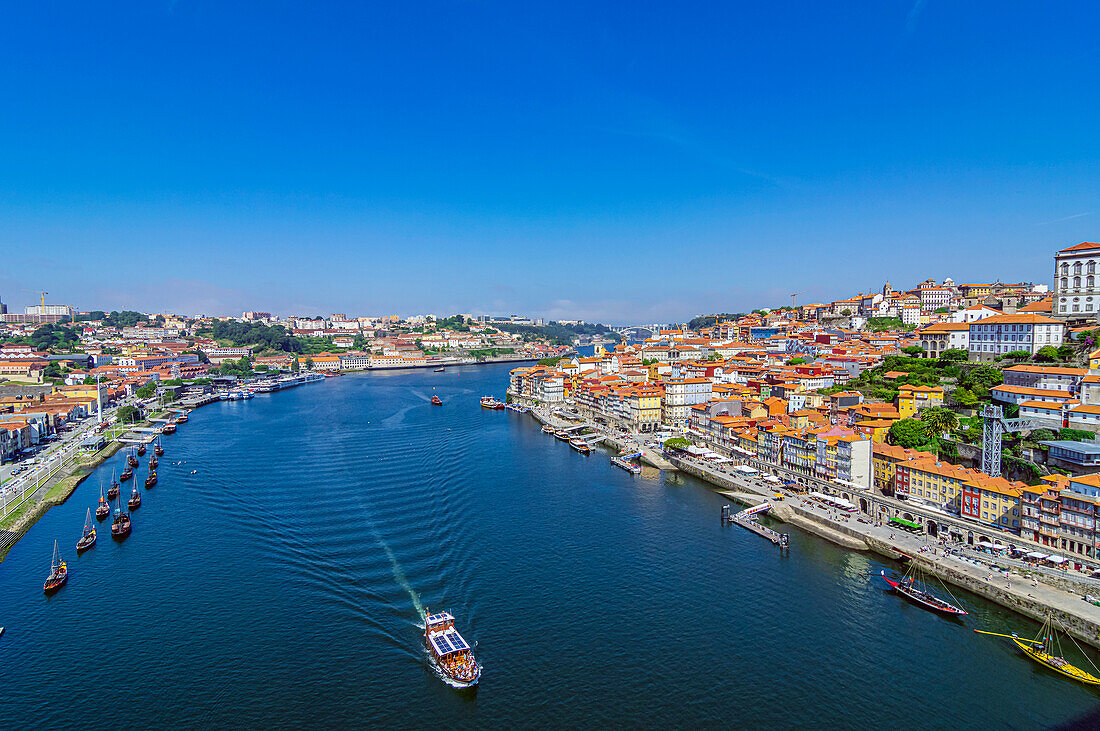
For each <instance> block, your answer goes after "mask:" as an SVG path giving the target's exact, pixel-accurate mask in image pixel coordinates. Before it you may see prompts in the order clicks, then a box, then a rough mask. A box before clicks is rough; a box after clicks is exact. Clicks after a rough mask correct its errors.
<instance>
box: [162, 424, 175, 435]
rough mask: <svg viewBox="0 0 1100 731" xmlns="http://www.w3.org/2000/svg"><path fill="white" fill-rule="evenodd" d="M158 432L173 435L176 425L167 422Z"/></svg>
mask: <svg viewBox="0 0 1100 731" xmlns="http://www.w3.org/2000/svg"><path fill="white" fill-rule="evenodd" d="M160 430H161V432H163V433H164V434H175V433H176V425H175V424H173V423H172V422H168V423H167V424H165V425H164V426H163V427H161V429H160Z"/></svg>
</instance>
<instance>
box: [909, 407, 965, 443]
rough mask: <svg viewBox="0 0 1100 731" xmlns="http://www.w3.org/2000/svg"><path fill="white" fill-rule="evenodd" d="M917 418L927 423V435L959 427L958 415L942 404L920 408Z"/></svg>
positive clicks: (942, 432) (938, 433)
mask: <svg viewBox="0 0 1100 731" xmlns="http://www.w3.org/2000/svg"><path fill="white" fill-rule="evenodd" d="M917 418H918V419H920V420H921V421H922V422H924V423H925V425H927V427H928V434H929V436H939V435H940V434H945V433H948V432H952V431H954V430H955V429H958V428H959V417H958V416H956V415H955V412H954V411H952V410H951V409H945V408H943V407H942V406H934V407H932V408H927V409H922V410H921V411H920V413H919V414H918V415H917Z"/></svg>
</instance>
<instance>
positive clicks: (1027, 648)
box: [974, 614, 1100, 685]
mask: <svg viewBox="0 0 1100 731" xmlns="http://www.w3.org/2000/svg"><path fill="white" fill-rule="evenodd" d="M974 631H975V632H977V633H978V634H981V635H993V636H994V637H1007V638H1008V639H1010V640H1012V641H1013V642H1015V643H1016V646H1017V647H1019V648H1020V649H1021V650H1023V653H1024V655H1026V656H1027V657H1028V659H1031V660H1034V661H1035V662H1037V663H1039V664H1040V665H1043V666H1044V667H1047V668H1050V669H1051V670H1053V671H1054V672H1056V673H1061V674H1062V675H1065V676H1067V677H1070V678H1073V679H1074V680H1076V681H1077V682H1079V683H1085V684H1086V685H1100V678H1098V677H1097V676H1096V675H1093V674H1091V673H1088V672H1086V671H1084V670H1082V669H1081V668H1079V667H1077V666H1076V665H1073V664H1071V663H1070V662H1068V661H1067V660H1066V659H1065V658H1064V657H1060V656H1059V655H1055V654H1054V653H1053V652H1052V650H1056V649H1057V650H1058V651H1059V652H1060V651H1061V650H1060V648H1058V647H1057V645H1058V641H1057V633H1058V629H1057V628H1056V627H1054V624H1053V620H1052V617H1051V615H1050V614H1047V618H1046V621H1044V622H1043V627H1042V629H1041V630H1040V631H1039V636H1038V637H1036V638H1035V639H1033V640H1022V639H1020V636H1019V635H1017V634H1016V633H1015V632H1014V633H1012V634H1010V635H1006V634H1002V633H1000V632H986V631H985V630H980V629H976V630H974ZM1067 636H1068V635H1067ZM1071 640H1072V638H1071ZM1074 644H1076V641H1074ZM1078 649H1080V648H1078ZM1082 654H1084V653H1083V652H1082ZM1085 659H1088V657H1087V656H1086V658H1085ZM1089 663H1090V664H1091V663H1092V661H1091V660H1089ZM1093 670H1097V668H1096V666H1095V665H1093ZM1097 673H1098V674H1100V670H1097Z"/></svg>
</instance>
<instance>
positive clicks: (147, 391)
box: [134, 383, 157, 398]
mask: <svg viewBox="0 0 1100 731" xmlns="http://www.w3.org/2000/svg"><path fill="white" fill-rule="evenodd" d="M156 392H157V387H156V385H154V384H152V383H146V384H145V385H144V386H142V387H141V388H139V389H138V390H136V391H134V395H135V396H137V397H138V398H149V397H150V396H152V395H153V394H154V393H156Z"/></svg>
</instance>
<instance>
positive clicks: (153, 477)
mask: <svg viewBox="0 0 1100 731" xmlns="http://www.w3.org/2000/svg"><path fill="white" fill-rule="evenodd" d="M155 484H157V473H156V472H150V473H149V476H148V477H146V478H145V488H146V489H148V488H150V487H152V486H153V485H155Z"/></svg>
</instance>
